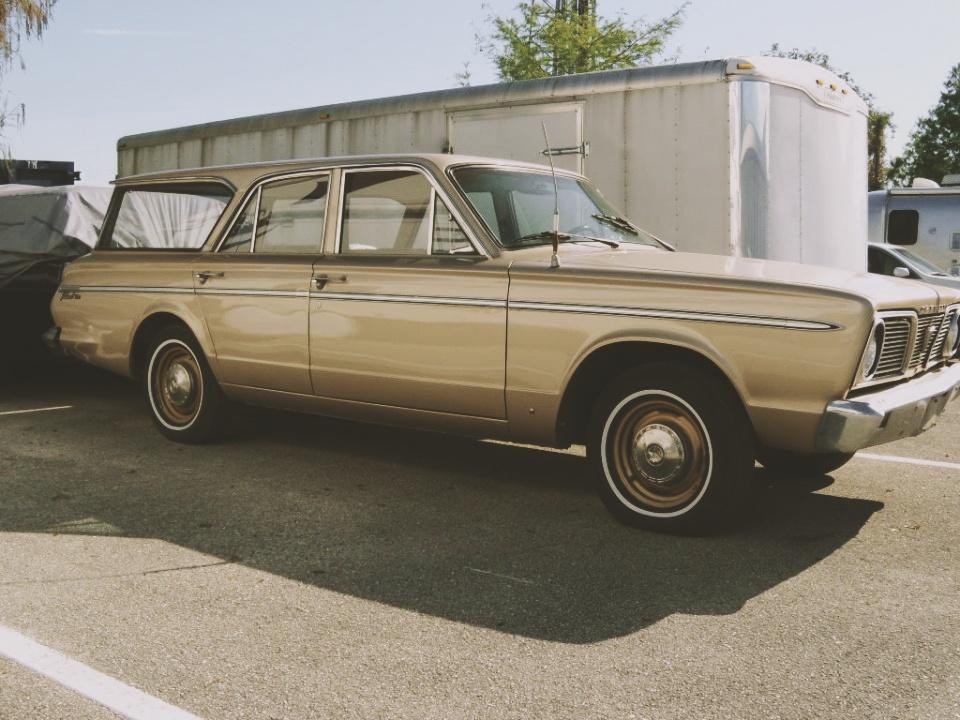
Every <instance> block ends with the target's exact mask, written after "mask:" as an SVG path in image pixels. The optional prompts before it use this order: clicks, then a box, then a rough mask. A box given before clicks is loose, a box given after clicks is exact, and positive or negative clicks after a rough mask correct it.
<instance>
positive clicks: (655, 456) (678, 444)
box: [633, 423, 686, 483]
mask: <svg viewBox="0 0 960 720" xmlns="http://www.w3.org/2000/svg"><path fill="white" fill-rule="evenodd" d="M685 454H686V453H685V452H684V449H683V441H682V440H681V439H680V436H679V435H677V433H676V432H674V431H673V430H672V429H671V428H669V427H667V426H666V425H661V424H660V423H652V424H650V425H647V426H645V427H642V428H640V431H639V432H638V433H637V434H636V437H635V438H634V440H633V461H634V462H635V463H636V468H637V470H638V471H639V473H640V474H641V475H642V476H643V477H644V478H645V479H647V480H649V481H651V482H655V483H668V482H670V481H671V480H673V478H675V477H676V476H677V473H679V472H680V469H681V468H682V467H683V459H684V456H685Z"/></svg>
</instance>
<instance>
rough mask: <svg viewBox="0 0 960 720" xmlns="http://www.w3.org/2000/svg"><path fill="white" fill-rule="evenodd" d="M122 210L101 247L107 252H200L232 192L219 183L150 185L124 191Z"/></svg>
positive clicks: (121, 197)
mask: <svg viewBox="0 0 960 720" xmlns="http://www.w3.org/2000/svg"><path fill="white" fill-rule="evenodd" d="M121 192H122V195H121V196H120V202H119V209H118V210H117V214H116V216H115V217H114V218H113V220H112V222H110V223H109V225H108V232H107V235H106V236H105V238H104V240H103V242H102V244H101V246H100V247H101V248H105V249H108V250H121V249H123V250H199V249H200V248H201V247H203V245H204V243H205V242H206V241H207V237H208V236H209V235H210V231H211V230H212V229H213V226H214V225H216V223H217V220H219V219H220V215H221V214H222V213H223V209H224V208H225V207H226V206H227V203H228V202H230V199H231V197H232V196H233V193H232V191H230V190H229V189H227V188H226V187H224V186H222V185H219V184H216V183H191V184H176V185H169V186H159V185H158V186H150V187H143V188H130V189H127V190H122V191H121Z"/></svg>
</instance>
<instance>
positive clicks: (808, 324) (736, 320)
mask: <svg viewBox="0 0 960 720" xmlns="http://www.w3.org/2000/svg"><path fill="white" fill-rule="evenodd" d="M65 292H119V293H122V292H127V293H145V292H156V293H177V294H184V293H186V294H193V293H196V294H197V295H251V296H266V297H309V298H310V299H311V300H345V301H357V302H392V303H406V304H411V305H454V306H456V305H463V306H469V307H490V308H507V307H510V308H511V309H515V310H535V311H542V312H568V313H581V314H586V315H616V316H620V317H640V318H654V319H661V320H664V319H666V320H692V321H696V322H714V323H727V324H734V325H756V326H761V327H774V328H783V329H787V330H819V331H822V330H838V329H840V326H839V325H834V324H831V323H823V322H815V321H812V320H793V319H790V318H776V317H766V316H761V315H733V314H721V313H698V312H687V311H684V310H656V309H646V308H625V307H610V306H606V305H568V304H560V303H539V302H524V301H515V302H509V303H508V302H507V301H506V300H494V299H492V298H463V297H437V296H427V295H380V294H376V293H334V292H323V291H316V292H314V291H308V290H244V289H231V288H203V289H199V288H198V289H197V290H194V289H192V288H189V289H188V288H152V287H134V286H117V285H111V286H83V287H67V286H64V287H62V288H60V293H61V295H62V294H63V293H65Z"/></svg>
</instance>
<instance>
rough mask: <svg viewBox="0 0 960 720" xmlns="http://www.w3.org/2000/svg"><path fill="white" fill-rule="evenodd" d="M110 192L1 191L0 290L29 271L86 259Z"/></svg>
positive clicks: (3, 188) (88, 189) (68, 189)
mask: <svg viewBox="0 0 960 720" xmlns="http://www.w3.org/2000/svg"><path fill="white" fill-rule="evenodd" d="M112 192H113V190H112V189H111V188H104V187H93V186H83V185H72V186H64V187H31V186H27V185H0V288H3V287H5V286H7V285H9V284H10V283H11V282H12V281H13V280H14V279H15V278H17V277H19V276H21V275H23V274H24V273H26V272H27V271H28V270H30V269H31V268H33V267H35V266H37V265H42V264H44V263H49V262H51V261H53V262H57V263H59V264H63V263H64V262H67V261H69V260H70V259H72V258H75V257H79V256H80V255H85V254H86V253H88V252H89V251H90V250H91V249H92V248H93V246H94V245H96V243H97V235H98V234H99V232H100V227H101V226H102V225H103V218H104V215H105V214H106V211H107V205H108V204H109V202H110V195H111V193H112Z"/></svg>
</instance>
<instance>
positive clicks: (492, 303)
mask: <svg viewBox="0 0 960 720" xmlns="http://www.w3.org/2000/svg"><path fill="white" fill-rule="evenodd" d="M310 298H311V299H312V300H357V301H361V302H392V303H407V304H411V305H468V306H470V307H491V308H505V307H507V301H506V300H491V299H487V298H459V297H430V296H424V295H374V294H370V293H332V292H322V291H321V292H312V293H310Z"/></svg>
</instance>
